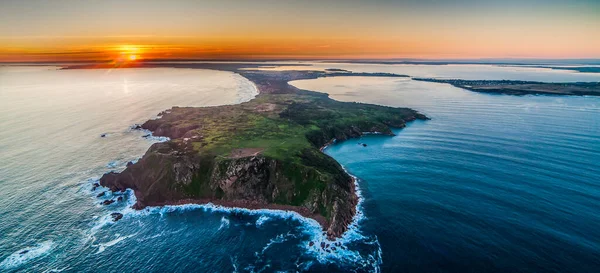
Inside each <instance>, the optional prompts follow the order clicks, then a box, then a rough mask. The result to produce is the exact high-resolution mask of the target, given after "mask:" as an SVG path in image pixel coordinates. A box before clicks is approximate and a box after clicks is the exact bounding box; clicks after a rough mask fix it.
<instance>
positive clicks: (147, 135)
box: [142, 129, 171, 142]
mask: <svg viewBox="0 0 600 273" xmlns="http://www.w3.org/2000/svg"><path fill="white" fill-rule="evenodd" d="M142 132H143V133H144V135H143V136H142V137H143V138H145V139H148V140H150V141H152V142H167V141H169V140H171V139H170V138H168V137H164V136H154V135H152V132H151V131H150V130H146V129H143V130H142Z"/></svg>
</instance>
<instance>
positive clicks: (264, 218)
mask: <svg viewBox="0 0 600 273" xmlns="http://www.w3.org/2000/svg"><path fill="white" fill-rule="evenodd" d="M269 220H271V218H270V217H269V216H266V215H261V216H260V217H258V220H256V227H261V226H262V225H263V224H264V223H265V222H267V221H269Z"/></svg>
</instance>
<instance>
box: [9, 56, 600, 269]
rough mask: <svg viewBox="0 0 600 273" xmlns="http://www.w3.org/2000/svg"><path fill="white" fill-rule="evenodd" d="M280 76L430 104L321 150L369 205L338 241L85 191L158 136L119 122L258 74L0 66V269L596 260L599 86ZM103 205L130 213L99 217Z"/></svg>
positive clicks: (519, 264) (227, 213) (291, 218)
mask: <svg viewBox="0 0 600 273" xmlns="http://www.w3.org/2000/svg"><path fill="white" fill-rule="evenodd" d="M365 69H367V68H365ZM368 69H369V70H371V69H376V68H373V66H369V67H368ZM381 69H382V70H386V69H387V68H385V67H382V68H381ZM429 69H431V68H429ZM435 69H436V68H434V70H435ZM440 69H442V70H443V71H446V70H445V69H446V68H440ZM9 70H10V71H9ZM432 71H433V70H432ZM422 73H429V72H427V71H425V72H422ZM436 73H437V72H436ZM460 73H466V72H464V71H462V72H460ZM494 73H495V72H494ZM503 73H504V72H503ZM511 73H512V72H511ZM532 73H533V74H532V75H534V74H535V75H537V76H539V77H545V79H551V78H552V77H551V75H553V74H543V75H542V76H540V74H537V72H532ZM544 73H546V72H544ZM552 73H554V72H552ZM494 75H495V76H494V77H496V76H501V75H502V74H494ZM563 76H564V75H563ZM564 77H571V78H572V77H573V76H564ZM293 84H294V85H296V86H299V87H302V88H307V89H314V90H318V91H322V92H328V93H330V94H332V97H333V98H335V99H339V100H346V101H362V102H371V103H377V104H385V105H393V106H406V107H412V108H415V109H418V110H420V111H421V112H423V113H425V114H427V115H428V116H430V117H431V118H432V120H430V121H426V122H414V123H412V124H411V125H409V126H408V127H407V128H405V129H404V130H401V131H398V132H397V134H398V135H397V136H396V137H382V136H368V137H364V138H362V139H360V140H350V141H347V142H344V143H341V144H337V145H333V146H331V147H329V148H328V149H327V150H326V152H327V153H328V154H330V155H332V156H333V157H334V158H336V159H337V160H339V161H340V162H341V163H342V164H343V165H344V166H345V167H346V168H347V169H348V170H349V171H350V172H351V173H353V174H354V175H356V176H358V177H359V178H360V182H359V183H360V187H359V188H360V189H361V190H362V194H363V196H364V198H363V199H364V203H363V204H362V205H361V210H360V211H361V212H362V213H364V217H362V218H360V219H359V220H360V221H358V223H357V225H356V226H354V227H353V228H352V230H351V232H349V233H348V234H346V236H345V237H344V238H343V240H342V242H343V245H344V249H340V250H339V251H336V252H335V253H326V252H323V251H320V250H319V247H310V246H309V242H310V241H314V242H317V244H318V242H320V241H321V240H323V237H322V235H321V233H320V230H319V227H318V226H316V225H315V223H314V222H313V221H309V220H303V219H300V218H298V217H297V216H295V215H294V214H289V213H280V212H272V211H264V212H248V211H240V210H227V209H223V208H215V207H211V206H179V207H165V208H154V209H150V210H147V211H141V212H135V211H132V210H131V209H128V205H130V204H131V203H132V202H133V200H132V198H131V196H130V195H129V194H125V195H124V196H123V197H124V198H125V201H124V202H121V203H118V204H115V205H111V206H108V207H105V206H100V205H99V202H100V201H101V200H103V198H97V197H96V194H97V193H98V192H92V191H91V184H92V183H93V182H94V181H96V179H97V178H98V177H99V176H101V175H102V174H103V173H104V172H107V171H110V170H120V169H122V168H123V167H124V165H125V163H126V162H127V161H129V160H134V159H136V158H138V157H140V156H141V155H142V154H143V153H144V152H145V151H146V149H147V148H148V147H149V146H150V145H151V143H152V142H153V141H157V140H156V139H151V140H146V139H143V138H141V136H142V135H143V133H142V132H137V131H132V130H130V129H129V126H131V125H132V124H134V123H140V122H143V121H145V120H146V119H148V118H151V117H153V116H154V115H156V114H157V113H158V112H160V111H162V110H165V109H168V108H170V107H171V106H173V105H180V106H203V105H219V104H230V103H236V102H240V101H245V100H248V99H250V98H252V97H253V96H254V95H255V92H256V90H255V89H254V87H253V86H252V84H250V83H249V82H248V81H247V80H245V79H244V78H242V77H240V76H238V75H235V74H232V73H226V72H215V71H205V70H190V69H131V70H113V71H104V70H77V71H64V70H62V71H56V70H55V69H54V68H40V67H36V68H25V67H20V68H18V69H15V68H10V69H7V68H0V117H1V118H0V155H1V156H0V160H1V164H0V219H2V221H0V235H1V236H0V271H1V272H57V271H62V272H87V271H91V272H129V271H142V272H144V271H147V272H215V271H216V272H274V271H284V272H290V271H291V272H294V271H330V272H338V271H356V272H370V271H384V272H397V271H405V272H432V271H433V272H465V271H471V272H484V271H485V272H505V271H523V272H532V271H537V272H544V271H557V272H558V271H560V272H569V271H571V272H590V271H594V270H593V269H595V268H597V267H599V266H600V265H599V264H598V257H599V256H600V250H599V249H600V245H599V242H600V224H599V223H600V221H599V220H600V219H599V218H600V216H599V214H598V213H599V211H600V205H598V204H599V203H598V201H599V200H600V185H599V183H598V181H600V175H599V174H598V171H597V170H598V167H599V164H600V99H599V98H592V97H551V96H524V97H510V96H494V95H485V94H477V93H471V92H467V91H463V90H460V89H457V88H454V87H451V86H449V85H444V84H437V83H427V82H413V81H410V80H407V79H395V78H394V79H390V78H363V77H352V78H348V77H344V78H325V79H317V80H309V81H297V82H294V83H293ZM103 133H106V134H107V136H106V137H105V138H101V137H100V135H101V134H103ZM358 142H360V143H367V144H368V146H367V147H362V146H359V145H357V143H358ZM114 211H120V212H123V213H124V214H125V217H124V218H123V219H122V220H121V221H119V222H117V223H112V222H111V221H110V216H109V214H110V213H111V212H114ZM466 269H468V270H466Z"/></svg>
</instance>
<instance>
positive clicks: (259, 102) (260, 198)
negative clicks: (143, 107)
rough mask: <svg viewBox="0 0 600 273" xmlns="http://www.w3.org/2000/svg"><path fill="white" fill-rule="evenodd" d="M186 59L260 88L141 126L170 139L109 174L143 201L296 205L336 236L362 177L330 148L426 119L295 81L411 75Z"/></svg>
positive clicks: (114, 185) (107, 182)
mask: <svg viewBox="0 0 600 273" xmlns="http://www.w3.org/2000/svg"><path fill="white" fill-rule="evenodd" d="M177 66H179V67H195V68H211V69H218V70H227V71H235V72H236V73H239V74H241V75H242V76H244V77H246V78H247V79H249V80H250V81H252V82H253V83H254V84H255V85H256V87H257V88H258V90H259V92H260V93H259V95H258V96H257V97H256V98H254V99H252V100H251V101H249V102H245V103H241V104H237V105H224V106H217V107H173V108H172V109H170V110H167V111H164V112H162V113H161V114H160V118H159V119H152V120H148V121H147V122H145V123H144V124H142V125H141V126H139V128H143V129H147V130H150V131H152V133H153V134H154V135H155V136H165V137H169V138H170V141H167V142H162V143H155V144H153V145H152V146H151V147H150V148H149V150H148V151H147V152H146V154H145V155H144V156H143V157H142V158H141V159H140V160H139V161H138V162H136V163H130V164H128V166H127V167H126V169H125V170H124V171H122V172H121V173H115V172H111V173H107V174H105V175H103V176H102V178H101V179H100V184H101V185H102V186H105V187H108V188H109V189H110V190H112V191H124V190H126V189H133V190H134V192H135V196H136V198H137V203H136V204H135V205H134V208H135V209H143V208H145V207H146V206H161V205H173V204H187V203H198V204H203V203H209V202H210V203H213V204H216V205H223V206H228V207H242V208H249V209H262V208H267V209H280V210H291V211H295V212H298V213H299V214H301V215H303V216H305V217H309V218H312V219H315V220H317V221H318V222H319V223H320V224H321V225H322V227H323V229H324V231H326V233H327V235H328V237H330V238H335V237H339V236H341V235H342V234H343V233H344V232H345V231H346V230H347V229H348V226H349V224H350V223H351V222H352V220H353V217H354V215H355V213H356V205H357V203H358V197H357V195H356V188H355V181H354V179H353V178H352V177H351V176H350V175H349V174H348V173H346V172H345V171H344V169H343V168H342V166H340V164H338V163H337V162H336V161H335V160H334V159H333V158H331V157H330V156H328V155H326V154H324V153H323V152H322V149H323V148H324V147H325V146H326V145H329V144H331V143H333V142H335V141H343V140H346V139H349V138H355V137H360V136H361V135H363V133H365V132H369V133H378V134H383V135H390V136H391V135H394V134H393V132H392V128H403V127H404V126H406V123H407V122H410V121H413V120H416V119H420V120H426V119H427V117H426V116H424V115H423V114H420V113H418V112H417V111H414V110H411V109H408V108H394V107H385V106H378V105H371V104H364V103H351V102H339V101H335V100H332V99H330V98H329V96H328V95H327V94H324V93H319V92H313V91H307V90H300V89H298V88H296V87H293V86H291V85H289V84H288V82H289V81H292V80H300V79H314V78H319V77H329V76H386V77H406V76H404V75H396V74H390V73H352V72H350V71H338V70H330V71H260V70H240V68H247V67H248V65H247V64H239V65H236V64H205V65H202V64H180V65H177ZM171 67H172V66H171ZM70 68H71V69H72V68H85V67H70ZM366 149H368V148H366ZM109 204H110V203H109Z"/></svg>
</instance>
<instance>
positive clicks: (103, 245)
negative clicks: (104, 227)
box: [95, 233, 137, 254]
mask: <svg viewBox="0 0 600 273" xmlns="http://www.w3.org/2000/svg"><path fill="white" fill-rule="evenodd" d="M135 235H137V233H135V234H131V235H127V236H120V235H119V234H117V238H116V239H114V240H112V241H108V242H106V243H100V244H98V245H95V246H97V247H98V252H96V254H99V253H102V252H104V250H106V248H108V247H111V246H114V245H116V244H118V243H120V242H122V241H124V240H127V239H129V238H131V237H133V236H135Z"/></svg>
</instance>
